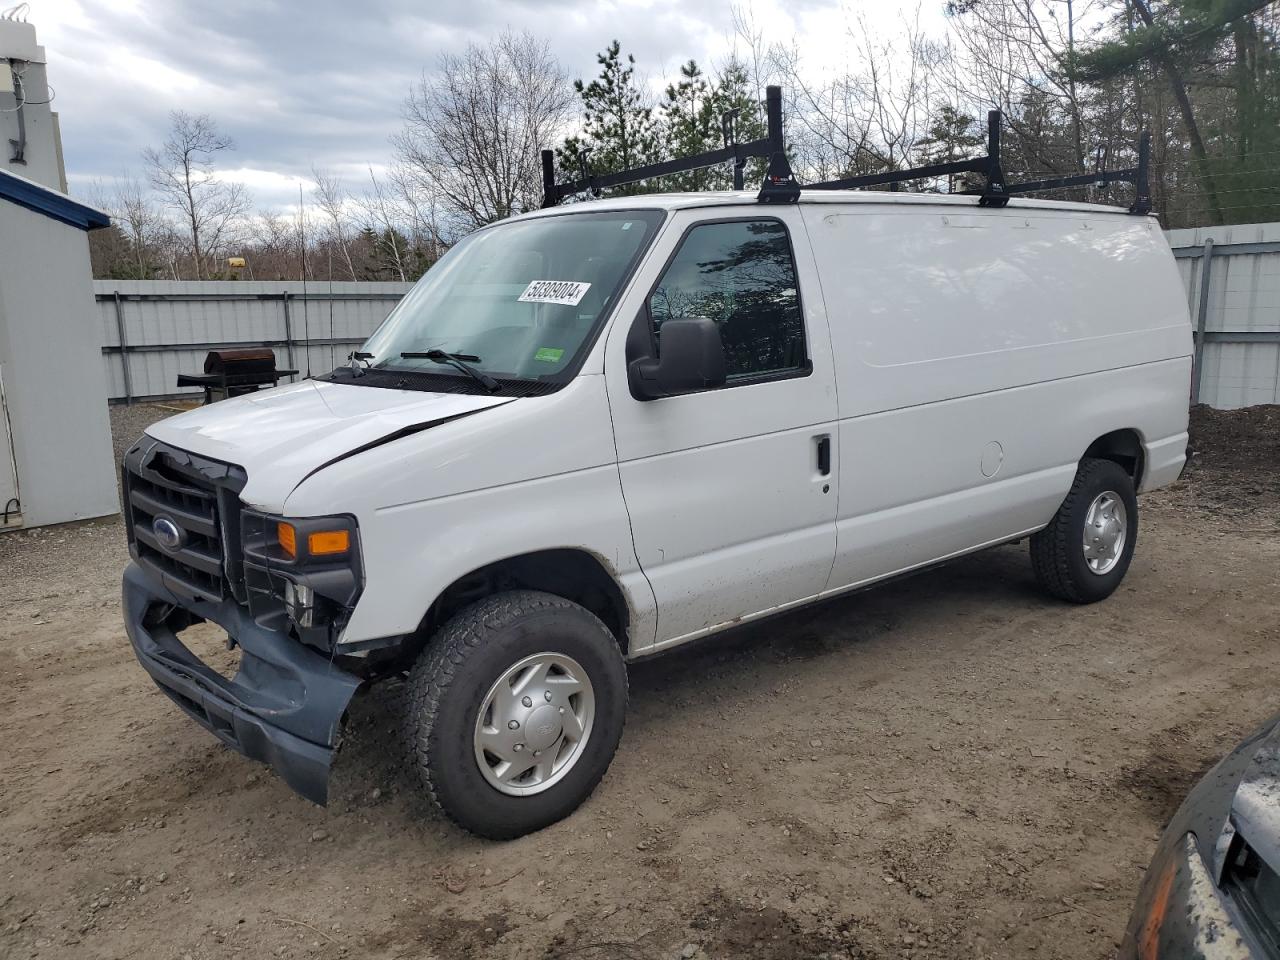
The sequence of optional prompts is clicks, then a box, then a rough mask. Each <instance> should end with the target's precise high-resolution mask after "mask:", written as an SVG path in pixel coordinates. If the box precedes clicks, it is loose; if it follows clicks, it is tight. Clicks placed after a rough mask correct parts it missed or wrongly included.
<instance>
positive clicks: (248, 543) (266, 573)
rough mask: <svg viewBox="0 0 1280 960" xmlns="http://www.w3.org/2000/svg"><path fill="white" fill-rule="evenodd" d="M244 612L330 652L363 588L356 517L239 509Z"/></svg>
mask: <svg viewBox="0 0 1280 960" xmlns="http://www.w3.org/2000/svg"><path fill="white" fill-rule="evenodd" d="M240 537H241V547H242V549H243V554H244V560H243V564H244V581H245V588H246V592H247V594H248V601H249V612H250V613H251V614H252V615H253V617H254V619H255V620H257V621H259V622H260V623H262V624H263V625H264V626H265V625H273V626H274V625H276V624H275V623H272V621H278V626H279V628H280V629H286V630H290V631H292V632H294V633H296V634H297V636H298V639H299V640H301V641H302V642H303V643H306V644H308V645H310V646H314V647H319V648H320V649H323V650H331V649H332V647H333V644H334V643H335V642H336V641H337V638H338V636H339V635H340V634H341V632H342V629H343V627H345V626H346V623H347V620H348V619H349V618H350V615H351V611H352V609H354V607H355V605H356V600H358V599H359V597H360V591H361V589H362V587H363V586H364V569H363V566H362V565H361V562H360V537H359V529H358V527H357V525H356V520H355V517H352V516H348V515H339V516H332V517H273V516H269V515H267V514H262V513H254V512H252V511H248V510H246V511H244V512H243V513H242V514H241V523H240Z"/></svg>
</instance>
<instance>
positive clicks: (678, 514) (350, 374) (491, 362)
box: [124, 191, 1192, 838]
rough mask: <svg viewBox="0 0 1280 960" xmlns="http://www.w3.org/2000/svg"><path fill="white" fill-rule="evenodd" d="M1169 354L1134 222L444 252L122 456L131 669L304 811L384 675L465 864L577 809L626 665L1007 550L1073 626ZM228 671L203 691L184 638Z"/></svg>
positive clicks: (691, 229) (639, 219)
mask: <svg viewBox="0 0 1280 960" xmlns="http://www.w3.org/2000/svg"><path fill="white" fill-rule="evenodd" d="M1191 356H1192V338H1191V329H1190V323H1189V319H1188V314H1187V306H1186V303H1185V301H1184V295H1183V292H1182V286H1181V284H1180V282H1179V279H1178V275H1177V272H1176V270H1175V267H1174V260H1173V257H1172V255H1171V253H1170V250H1169V247H1168V244H1167V242H1166V240H1165V238H1164V236H1163V234H1162V232H1161V230H1160V228H1159V226H1158V224H1157V222H1156V221H1155V220H1154V219H1153V218H1151V217H1149V216H1134V215H1131V214H1128V213H1126V212H1124V211H1123V210H1119V209H1114V210H1113V209H1111V208H1106V207H1099V206H1096V205H1085V204H1078V203H1062V202H1053V201H1047V200H1021V199H1015V200H1013V201H1011V202H1009V203H1008V205H1007V206H1003V207H992V206H982V205H980V203H979V200H978V198H976V197H971V196H933V195H920V194H917V195H911V194H895V193H865V192H863V193H854V192H840V191H824V192H813V193H808V192H805V193H804V194H802V195H801V196H800V197H799V199H798V200H797V201H796V202H793V203H786V204H762V203H758V202H757V201H756V196H755V195H754V194H748V193H734V192H730V193H715V194H679V195H653V196H642V197H621V198H614V199H605V200H598V201H595V202H590V203H583V204H575V205H570V206H566V207H555V208H551V209H548V210H543V211H539V212H536V213H530V214H527V215H523V216H519V217H515V218H513V219H511V220H508V221H505V222H502V223H498V224H496V225H493V226H490V227H486V228H484V229H481V230H478V231H476V232H475V233H473V234H471V235H470V236H468V237H466V238H465V239H464V240H462V241H461V242H460V243H458V244H457V245H456V246H455V247H454V248H453V249H452V250H451V251H450V252H449V253H448V255H447V256H445V257H444V259H443V260H441V261H440V262H439V263H438V264H437V265H436V266H435V267H433V268H432V269H431V270H430V271H429V272H428V273H427V274H426V276H425V277H423V279H422V280H421V281H420V282H419V283H418V284H417V285H416V286H415V287H414V288H413V289H412V290H411V291H410V293H409V294H408V295H407V296H406V297H405V298H404V299H403V300H402V301H401V302H400V303H399V304H398V305H397V306H396V308H395V309H394V310H393V311H392V313H391V314H390V316H389V317H388V318H387V320H386V322H385V323H384V324H383V325H382V326H381V327H380V328H379V329H378V330H377V332H376V333H374V335H373V336H372V337H371V338H370V339H369V340H368V342H367V343H366V344H364V346H363V348H362V349H361V350H360V351H358V352H357V353H355V354H353V357H352V359H351V363H350V365H347V366H342V367H339V368H338V369H336V370H334V371H333V372H331V373H329V374H326V375H324V376H320V377H317V378H315V379H310V380H304V381H301V382H298V383H294V384H291V385H288V386H283V387H280V388H278V389H275V390H270V391H267V392H264V393H259V394H255V395H251V396H247V397H242V398H238V399H233V400H227V401H224V402H221V403H217V404H213V405H211V406H207V407H204V408H201V409H197V410H193V411H191V412H189V413H184V414H181V415H179V416H175V417H173V418H171V419H168V420H164V421H162V422H160V423H157V424H155V425H154V426H152V427H150V428H149V429H148V431H147V434H146V436H144V437H143V438H142V439H141V440H140V441H139V442H138V443H137V444H136V445H135V446H134V447H133V448H132V449H131V450H129V452H128V453H127V455H126V457H125V463H124V467H125V472H124V478H125V492H126V500H127V528H128V532H129V542H130V549H131V553H132V556H133V562H132V563H131V564H130V566H129V567H128V569H127V570H126V572H125V575H124V608H125V618H126V622H127V627H128V632H129V636H130V638H131V640H132V643H133V646H134V649H135V652H136V654H137V656H138V659H139V660H140V661H141V663H142V665H143V666H144V667H145V668H146V670H147V671H148V672H149V673H150V674H151V676H152V677H153V678H154V679H155V681H156V682H157V684H158V685H159V687H160V689H161V690H163V691H164V692H165V693H166V694H167V695H168V696H170V697H171V698H172V699H173V700H174V701H175V703H177V705H178V706H179V707H181V708H182V709H183V710H185V711H186V712H187V713H188V714H189V715H190V716H192V717H193V718H194V719H196V720H197V721H198V722H199V723H201V724H203V725H204V726H205V727H207V728H208V729H210V730H211V731H212V732H213V733H214V734H216V735H217V736H218V737H219V738H221V739H222V740H223V741H224V742H226V743H227V744H228V745H230V746H232V747H234V748H235V749H237V750H240V751H241V752H243V753H245V754H247V755H248V756H250V757H254V758H257V759H259V760H263V761H265V762H267V763H268V764H270V765H271V766H272V767H273V768H274V769H275V770H276V771H277V772H278V773H279V774H280V775H281V776H282V777H283V778H284V779H285V780H286V781H287V782H288V783H289V784H290V785H292V786H293V787H294V788H295V789H296V790H297V791H298V792H300V793H301V794H303V795H304V796H306V797H308V798H310V799H312V800H314V801H317V802H324V801H325V799H326V792H327V787H326V784H327V777H328V772H329V767H330V764H331V762H332V759H333V755H334V751H335V749H336V746H337V743H338V737H339V732H340V725H341V721H342V718H343V714H344V712H345V710H346V708H347V705H348V703H349V701H350V699H351V697H352V696H353V694H355V693H356V691H357V689H358V688H359V687H361V685H362V684H367V683H370V682H373V681H376V680H378V679H379V678H383V677H389V676H393V675H402V674H404V673H405V672H406V671H407V673H408V693H407V697H408V704H407V708H406V716H407V721H406V722H407V728H408V729H407V730H406V734H407V739H408V742H409V744H410V746H411V751H410V752H411V757H412V761H411V762H412V764H413V765H414V767H415V768H416V771H417V774H418V775H419V776H420V778H421V783H422V785H423V787H424V789H425V790H426V791H427V792H429V794H430V796H431V797H432V798H433V799H434V800H435V802H436V803H437V804H438V805H439V806H440V808H441V809H443V811H444V812H445V813H446V814H448V815H449V816H450V817H451V818H453V819H454V820H455V821H456V822H458V823H459V824H461V825H462V826H464V827H466V828H467V829H469V830H472V831H474V832H476V833H478V834H481V835H483V836H487V837H495V838H502V837H513V836H517V835H519V834H522V833H526V832H528V831H530V830H535V829H538V828H540V827H543V826H546V825H548V824H550V823H552V822H554V821H555V820H557V819H559V818H561V817H563V816H565V815H566V814H568V813H569V812H571V811H572V810H573V809H574V808H575V807H577V806H578V805H579V804H580V803H581V802H582V801H583V800H584V798H586V797H587V796H588V795H589V794H590V793H591V791H592V790H593V789H594V787H595V786H596V784H597V783H598V782H599V781H600V779H601V777H602V776H603V775H604V773H605V771H606V769H607V767H608V765H609V762H610V759H611V758H612V756H613V754H614V751H615V749H616V748H617V746H618V742H619V739H620V737H621V735H622V728H623V719H624V714H625V712H626V706H627V669H626V665H627V663H628V661H631V660H635V659H637V658H640V657H647V656H650V655H652V654H655V653H658V652H661V651H667V650H671V649H673V648H675V647H678V646H680V645H681V644H684V643H687V642H689V641H691V640H695V639H697V638H699V637H705V636H707V635H709V634H713V633H716V632H718V631H721V630H726V629H728V628H730V627H732V626H734V625H737V624H741V623H745V622H748V621H752V620H756V619H759V618H761V617H766V616H769V615H771V614H776V613H778V612H780V611H784V610H790V609H794V608H796V607H799V606H801V605H803V604H808V603H814V602H817V601H821V600H823V599H826V598H829V597H835V596H840V595H842V594H845V593H848V592H849V591H852V590H857V589H859V588H863V587H866V586H868V585H870V584H874V583H876V582H877V581H880V580H884V579H886V578H888V577H894V576H897V575H900V574H904V573H906V572H909V571H913V570H919V569H921V568H925V567H928V566H930V565H932V564H937V563H940V562H943V561H947V560H950V559H952V558H955V557H959V556H962V555H964V554H968V553H971V552H973V551H976V550H982V549H984V548H986V547H991V546H993V545H996V544H1003V543H1008V542H1010V541H1016V540H1020V539H1022V538H1028V537H1029V538H1030V555H1031V563H1032V567H1033V569H1034V572H1035V576H1036V578H1037V579H1038V580H1039V582H1040V583H1041V584H1042V585H1043V586H1044V588H1045V589H1046V590H1047V591H1048V593H1049V594H1050V595H1051V596H1052V597H1055V598H1058V599H1059V600H1063V601H1069V602H1073V603H1088V602H1093V601H1098V600H1102V599H1104V598H1105V597H1107V596H1108V595H1110V594H1111V593H1112V592H1113V591H1114V590H1115V589H1116V587H1117V585H1118V584H1119V583H1120V581H1121V579H1122V578H1123V577H1124V575H1125V572H1126V570H1127V569H1128V568H1129V564H1130V560H1131V559H1132V557H1133V553H1134V548H1135V545H1136V542H1137V538H1138V501H1137V499H1136V495H1137V494H1138V493H1140V492H1142V491H1147V490H1152V489H1155V488H1157V487H1160V486H1161V485H1163V484H1167V483H1169V482H1171V481H1173V480H1174V479H1176V478H1177V477H1178V475H1179V473H1180V471H1181V469H1182V466H1183V463H1184V457H1185V450H1186V444H1187V411H1188V390H1189V383H1190V376H1191ZM199 621H212V622H213V623H215V624H217V625H218V626H220V627H222V628H223V629H225V630H226V632H227V635H228V637H229V638H230V642H231V643H232V644H234V645H235V646H237V647H238V648H239V649H240V650H241V660H240V666H239V672H238V673H237V674H236V676H235V677H234V678H232V679H228V678H226V677H224V676H223V675H221V674H220V673H218V672H216V671H214V670H213V669H212V668H210V667H209V666H206V665H205V664H204V663H202V662H201V661H200V660H199V659H197V658H196V657H195V656H194V655H193V654H192V653H191V652H190V651H189V650H188V649H187V647H186V646H184V645H183V642H182V631H183V630H184V629H185V628H186V627H188V626H190V625H192V624H193V623H196V622H199Z"/></svg>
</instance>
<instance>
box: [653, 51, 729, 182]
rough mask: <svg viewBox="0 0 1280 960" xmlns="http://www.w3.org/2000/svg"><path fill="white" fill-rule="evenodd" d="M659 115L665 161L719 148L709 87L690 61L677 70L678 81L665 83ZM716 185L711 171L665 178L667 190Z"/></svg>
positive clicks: (704, 170)
mask: <svg viewBox="0 0 1280 960" xmlns="http://www.w3.org/2000/svg"><path fill="white" fill-rule="evenodd" d="M659 109H660V111H661V114H662V132H663V135H664V136H663V139H664V144H663V145H664V147H665V149H664V151H663V152H664V153H665V154H666V156H667V158H668V159H676V158H679V157H689V156H692V155H694V154H696V153H705V152H706V151H708V150H714V149H715V148H716V147H719V146H721V141H722V137H721V134H720V132H719V129H718V120H717V118H716V111H715V104H714V103H713V102H712V96H711V87H710V85H709V84H708V83H707V79H706V77H705V76H704V75H703V73H702V69H701V68H700V67H699V66H698V64H697V63H696V62H695V61H693V60H690V61H689V62H688V63H686V64H684V65H682V66H681V67H680V79H679V80H677V81H676V82H675V83H670V84H667V90H666V94H665V98H664V99H663V101H662V104H661V105H660V107H659ZM714 186H718V184H716V183H715V176H714V172H713V171H712V170H710V169H702V170H691V171H690V172H688V173H681V174H676V175H675V176H672V177H667V178H665V180H664V183H663V189H666V190H678V191H686V190H710V189H713V188H714Z"/></svg>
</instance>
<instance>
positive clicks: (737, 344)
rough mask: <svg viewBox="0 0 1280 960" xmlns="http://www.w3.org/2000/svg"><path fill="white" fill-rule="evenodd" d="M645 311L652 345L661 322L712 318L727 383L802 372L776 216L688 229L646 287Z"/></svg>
mask: <svg viewBox="0 0 1280 960" xmlns="http://www.w3.org/2000/svg"><path fill="white" fill-rule="evenodd" d="M649 313H650V316H651V317H652V318H653V328H654V333H655V335H656V338H657V341H658V345H659V350H661V344H662V324H663V323H664V322H665V321H667V320H670V319H673V318H677V317H708V318H710V319H712V320H714V321H715V322H716V324H717V325H718V326H719V327H720V339H721V341H722V342H723V343H724V354H725V367H726V370H727V373H728V376H729V379H730V381H733V380H746V379H752V378H757V377H768V376H786V375H794V374H796V373H801V372H806V371H807V370H808V367H809V364H808V357H807V353H806V350H805V342H804V323H803V321H802V320H801V313H800V295H799V291H798V290H797V288H796V269H795V261H794V259H793V258H792V255H791V241H790V239H789V238H788V236H787V231H786V228H785V227H784V226H783V225H782V224H781V223H780V222H778V221H777V220H741V221H732V222H725V223H705V224H701V225H700V226H696V227H694V228H693V229H691V230H690V231H689V232H688V234H686V236H685V238H684V240H683V241H681V244H680V248H679V249H678V250H677V251H676V255H675V257H674V258H673V259H672V260H671V263H670V264H668V265H667V269H666V270H665V271H664V272H663V274H662V278H661V279H660V280H659V281H658V285H657V286H656V287H655V288H654V291H653V293H652V295H651V296H650V298H649Z"/></svg>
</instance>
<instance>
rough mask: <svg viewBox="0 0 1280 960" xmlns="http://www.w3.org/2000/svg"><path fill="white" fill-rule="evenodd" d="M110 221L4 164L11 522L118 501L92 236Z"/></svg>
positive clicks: (5, 493)
mask: <svg viewBox="0 0 1280 960" xmlns="http://www.w3.org/2000/svg"><path fill="white" fill-rule="evenodd" d="M108 223H109V220H108V218H107V215H106V214H105V213H102V212H101V211H100V210H95V209H94V208H93V207H89V206H86V205H84V204H82V203H79V202H77V201H75V200H72V199H71V198H70V197H68V196H67V195H66V194H64V193H61V192H60V191H58V190H55V189H51V188H50V187H47V186H44V185H42V184H39V183H36V182H35V181H33V180H28V179H26V178H24V177H19V176H16V175H14V174H12V173H9V172H6V171H5V170H4V169H3V168H0V501H2V504H0V505H2V506H3V507H4V508H5V511H6V513H7V514H8V520H7V523H5V525H7V526H13V525H14V524H15V523H16V524H20V525H22V526H26V527H32V526H39V525H41V524H46V523H61V522H64V521H67V520H83V519H86V518H88V517H101V516H105V515H107V514H112V513H115V512H116V511H117V510H118V509H119V506H118V503H117V498H116V476H115V464H114V455H113V453H112V448H111V426H110V422H109V420H108V416H107V405H106V404H105V403H104V402H103V399H102V398H103V397H104V396H106V390H107V383H106V374H105V372H104V371H103V368H102V346H101V336H100V333H99V327H98V320H97V313H96V309H95V306H94V301H93V274H92V272H91V269H90V266H89V240H88V237H87V235H86V232H87V231H89V230H94V229H97V228H99V227H105V226H107V224H108ZM15 514H16V515H17V516H16V519H15ZM0 523H4V521H0Z"/></svg>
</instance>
